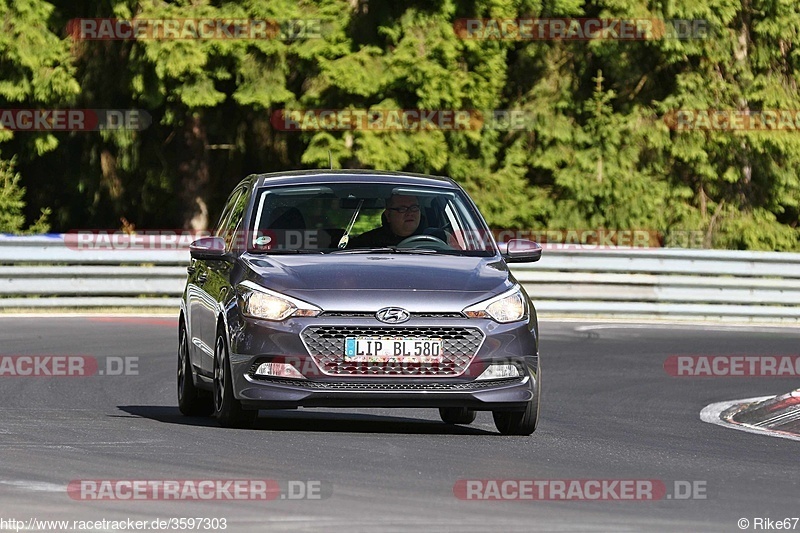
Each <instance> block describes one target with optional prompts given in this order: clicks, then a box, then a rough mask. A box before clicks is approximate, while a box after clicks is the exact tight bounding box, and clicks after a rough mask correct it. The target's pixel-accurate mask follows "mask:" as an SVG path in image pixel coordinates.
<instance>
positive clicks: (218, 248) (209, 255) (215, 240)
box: [189, 237, 226, 260]
mask: <svg viewBox="0 0 800 533" xmlns="http://www.w3.org/2000/svg"><path fill="white" fill-rule="evenodd" d="M189 253H190V254H191V256H192V259H218V260H220V259H225V257H226V252H225V240H224V239H222V238H221V237H203V238H202V239H197V240H196V241H194V242H193V243H192V244H190V245H189Z"/></svg>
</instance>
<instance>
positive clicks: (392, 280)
mask: <svg viewBox="0 0 800 533" xmlns="http://www.w3.org/2000/svg"><path fill="white" fill-rule="evenodd" d="M242 260H243V262H244V264H245V265H246V266H247V271H248V272H247V273H246V274H245V278H247V279H250V280H251V281H253V282H255V283H257V284H259V285H261V286H263V287H267V288H270V289H272V290H275V291H278V292H281V293H284V294H287V295H289V296H294V297H296V298H300V299H302V300H305V301H307V302H310V303H313V304H315V305H318V306H320V307H322V308H323V309H326V310H332V309H336V310H341V311H352V310H361V311H363V310H371V309H380V308H381V307H386V306H400V307H405V308H406V309H408V310H409V311H427V310H434V309H435V310H437V311H443V310H458V311H460V310H461V309H463V308H464V307H465V306H467V305H469V304H470V303H475V302H478V301H481V300H484V299H486V298H489V297H491V296H493V295H495V294H499V293H501V292H503V291H504V290H507V289H508V288H510V287H511V286H512V284H513V281H512V280H511V279H510V274H509V271H508V267H507V266H506V264H505V263H504V262H503V261H502V260H500V259H499V258H498V257H464V256H448V255H404V254H353V255H345V254H341V255H330V254H328V255H310V254H298V255H249V254H246V255H244V256H242Z"/></svg>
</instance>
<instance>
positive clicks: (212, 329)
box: [187, 187, 244, 376]
mask: <svg viewBox="0 0 800 533" xmlns="http://www.w3.org/2000/svg"><path fill="white" fill-rule="evenodd" d="M242 196H244V189H243V188H241V187H240V188H237V189H236V190H234V191H233V192H232V193H231V195H230V197H228V201H227V202H226V204H225V208H224V209H223V211H222V216H220V220H219V223H218V224H217V227H216V229H215V231H214V236H217V237H224V236H225V235H226V234H228V233H233V230H234V228H235V227H236V225H237V223H238V221H237V220H236V218H235V217H234V214H235V211H236V209H235V208H236V206H237V205H239V202H240V200H241V198H242ZM216 263H220V261H207V260H198V259H192V265H191V267H190V268H194V271H193V273H192V274H191V275H190V277H189V286H188V290H187V301H188V302H187V312H188V314H189V324H190V335H191V343H190V348H189V349H190V350H192V355H193V357H192V361H193V362H194V364H195V366H197V367H199V368H198V369H199V370H200V372H201V373H202V374H206V375H209V376H210V375H211V372H212V371H213V362H214V340H215V336H216V317H217V300H216V299H215V296H214V293H216V292H218V291H217V289H216V287H215V286H214V281H212V283H211V286H209V275H210V273H211V272H214V271H215V270H216V269H218V266H217V265H216ZM209 288H211V289H212V290H211V291H210V292H209V290H208V289H209Z"/></svg>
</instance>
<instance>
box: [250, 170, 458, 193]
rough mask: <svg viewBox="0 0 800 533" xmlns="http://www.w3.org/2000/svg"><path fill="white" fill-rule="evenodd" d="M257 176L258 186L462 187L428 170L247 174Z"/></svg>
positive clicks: (255, 184) (309, 171)
mask: <svg viewBox="0 0 800 533" xmlns="http://www.w3.org/2000/svg"><path fill="white" fill-rule="evenodd" d="M247 179H254V180H255V181H254V186H255V187H262V186H264V185H290V184H301V183H302V184H306V183H308V184H311V183H332V182H337V183H353V182H357V183H394V184H399V185H417V186H429V187H444V188H448V189H459V188H460V187H459V186H458V185H457V184H456V182H455V181H453V180H452V179H450V178H447V177H444V176H429V175H426V174H413V173H410V172H388V171H383V170H361V169H358V170H356V169H353V170H351V169H344V170H292V171H288V172H274V173H270V174H257V175H253V176H250V177H248V178H247Z"/></svg>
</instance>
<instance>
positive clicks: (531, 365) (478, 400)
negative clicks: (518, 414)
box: [230, 318, 540, 411]
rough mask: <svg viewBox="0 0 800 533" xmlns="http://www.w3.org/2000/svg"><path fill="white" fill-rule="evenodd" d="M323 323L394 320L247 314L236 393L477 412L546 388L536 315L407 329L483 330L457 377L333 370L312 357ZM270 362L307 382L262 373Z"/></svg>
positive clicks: (250, 397)
mask: <svg viewBox="0 0 800 533" xmlns="http://www.w3.org/2000/svg"><path fill="white" fill-rule="evenodd" d="M320 326H330V327H343V328H345V327H346V328H353V327H357V328H359V329H366V330H369V329H370V328H383V329H386V325H385V324H382V323H380V322H378V321H377V320H374V319H369V318H363V319H358V320H348V321H342V320H341V319H336V318H301V319H290V320H286V321H284V322H270V321H265V320H254V319H249V318H247V319H243V320H242V321H241V322H240V327H237V328H234V329H233V330H232V331H235V332H236V333H235V334H234V335H233V336H232V338H231V356H230V360H231V367H232V375H233V388H234V395H235V397H236V398H237V399H238V400H240V401H241V402H242V405H243V407H245V408H250V409H288V408H296V407H425V408H430V407H466V408H469V409H474V410H490V411H502V410H521V409H524V408H525V406H526V405H527V404H528V403H529V402H531V401H534V400H537V399H538V394H539V388H540V373H539V357H538V342H537V338H536V323H535V319H532V320H528V321H522V322H517V323H513V324H498V323H496V322H494V321H491V320H486V319H462V318H457V319H442V320H437V321H435V322H433V321H430V320H424V319H418V320H411V321H409V322H407V323H405V324H403V327H404V328H419V329H422V330H424V329H426V328H431V329H436V330H441V329H446V328H455V329H458V328H461V329H464V328H469V329H474V330H479V331H480V333H481V336H482V340H481V342H480V344H479V346H478V347H477V348H476V350H475V352H474V353H472V354H471V358H470V359H469V362H468V363H465V364H464V365H463V366H464V367H463V368H461V369H460V371H459V372H456V373H453V374H452V375H420V373H419V372H414V371H410V372H398V373H394V374H383V375H381V374H375V373H367V374H358V375H356V374H349V375H348V374H331V372H330V368H331V367H328V371H326V370H324V369H323V367H324V366H325V365H323V364H321V361H320V357H319V356H318V354H316V356H312V355H311V353H310V352H311V350H310V349H309V347H308V345H307V344H306V343H305V342H304V340H303V332H304V331H307V330H308V329H309V328H319V327H320ZM264 362H291V364H292V365H293V366H295V367H296V368H297V369H299V370H300V371H301V372H302V374H303V375H304V376H305V378H306V379H290V378H286V377H273V376H256V375H255V374H254V369H255V368H256V367H258V365H259V364H261V363H264ZM497 363H502V364H514V365H515V366H516V367H517V369H518V371H519V373H520V376H519V377H516V378H503V379H497V380H477V379H476V378H477V377H478V376H479V375H480V374H481V373H482V372H483V371H484V370H485V369H486V368H487V367H488V366H489V365H490V364H497Z"/></svg>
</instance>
